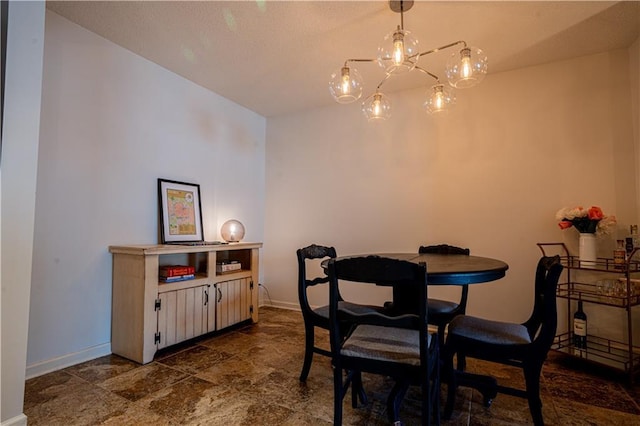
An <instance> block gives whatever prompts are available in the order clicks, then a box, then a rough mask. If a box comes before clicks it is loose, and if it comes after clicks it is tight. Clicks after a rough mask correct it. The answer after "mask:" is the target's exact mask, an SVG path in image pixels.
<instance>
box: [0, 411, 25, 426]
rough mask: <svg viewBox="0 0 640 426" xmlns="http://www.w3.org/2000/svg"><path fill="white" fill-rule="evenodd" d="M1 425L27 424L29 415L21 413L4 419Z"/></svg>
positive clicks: (22, 425)
mask: <svg viewBox="0 0 640 426" xmlns="http://www.w3.org/2000/svg"><path fill="white" fill-rule="evenodd" d="M0 426H27V416H25V415H24V414H20V415H18V416H15V417H12V418H10V419H7V420H5V421H3V422H2V423H0Z"/></svg>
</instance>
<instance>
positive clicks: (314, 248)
mask: <svg viewBox="0 0 640 426" xmlns="http://www.w3.org/2000/svg"><path fill="white" fill-rule="evenodd" d="M296 254H297V257H298V299H299V302H300V310H301V311H302V317H303V319H304V330H305V350H304V361H303V364H302V371H301V372H300V381H302V382H304V381H306V380H307V377H308V376H309V370H310V369H311V362H312V361H313V354H314V353H317V354H319V355H324V356H327V357H331V351H330V350H327V349H323V348H321V347H318V346H316V344H315V329H316V327H318V328H321V329H325V330H329V300H328V293H329V291H328V288H327V292H326V293H327V299H326V304H325V305H322V306H319V307H315V308H314V307H312V306H311V304H310V303H309V298H308V294H307V290H308V289H309V288H310V287H314V286H317V285H326V286H327V287H328V283H329V277H328V276H327V274H326V273H325V272H324V270H322V273H321V274H320V275H319V276H315V277H313V278H309V277H307V275H308V273H307V261H308V260H314V259H315V260H319V261H320V260H323V259H329V258H335V257H336V256H337V255H336V249H335V248H334V247H327V246H322V245H317V244H311V245H309V246H307V247H304V248H301V249H298V250H297V251H296ZM338 299H339V300H340V306H341V307H342V306H344V307H346V308H349V309H351V310H352V311H356V312H368V311H370V310H372V309H375V308H373V307H371V306H367V305H357V304H354V303H349V302H345V301H344V300H343V299H342V296H340V294H339V293H338ZM328 343H329V342H327V344H328ZM327 346H328V345H327ZM359 392H360V397H361V400H362V401H363V402H365V401H366V395H365V394H364V391H362V390H359Z"/></svg>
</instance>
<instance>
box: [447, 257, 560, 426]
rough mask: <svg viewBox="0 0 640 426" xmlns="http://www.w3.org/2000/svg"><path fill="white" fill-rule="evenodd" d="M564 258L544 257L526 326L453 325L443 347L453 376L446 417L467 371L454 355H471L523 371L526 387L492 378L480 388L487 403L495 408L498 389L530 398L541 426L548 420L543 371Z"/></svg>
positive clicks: (465, 320)
mask: <svg viewBox="0 0 640 426" xmlns="http://www.w3.org/2000/svg"><path fill="white" fill-rule="evenodd" d="M562 269H563V267H562V265H561V264H560V257H559V256H553V257H546V256H543V257H542V258H541V259H540V260H539V262H538V266H537V268H536V274H535V286H534V305H533V311H532V313H531V316H530V317H529V319H528V320H527V321H525V322H524V323H522V324H515V323H509V322H500V321H492V320H488V319H483V318H477V317H474V316H468V315H459V316H457V317H456V318H454V319H453V320H452V321H451V322H450V323H449V330H448V334H447V343H446V346H445V348H444V349H443V358H444V360H445V369H446V372H447V377H448V379H449V385H448V393H447V402H446V406H445V418H449V417H450V416H451V414H452V411H453V406H454V400H455V394H456V388H457V386H458V385H459V384H460V381H461V380H462V379H463V375H464V374H467V373H466V372H462V371H459V370H454V368H453V357H454V355H457V356H465V357H472V358H478V359H483V360H487V361H491V362H496V363H501V364H506V365H512V366H516V367H520V368H522V369H523V372H524V378H525V384H526V389H525V390H522V389H514V388H511V387H507V386H501V385H500V384H498V383H497V381H495V379H492V381H491V382H490V383H489V385H487V384H486V383H485V384H483V385H482V386H481V387H480V388H479V390H480V391H481V392H482V393H483V396H484V403H485V406H487V407H488V406H490V405H491V401H492V399H493V398H494V397H495V396H496V395H497V392H501V393H505V394H508V395H514V396H518V397H525V398H527V400H528V403H529V410H530V412H531V417H532V418H533V423H534V424H535V425H542V424H544V421H543V418H542V401H541V400H540V373H541V371H542V365H543V363H544V361H545V359H546V357H547V353H548V352H549V349H550V348H551V344H552V343H553V339H554V336H555V334H556V328H557V323H558V319H557V307H556V287H557V285H558V279H559V278H560V274H561V273H562Z"/></svg>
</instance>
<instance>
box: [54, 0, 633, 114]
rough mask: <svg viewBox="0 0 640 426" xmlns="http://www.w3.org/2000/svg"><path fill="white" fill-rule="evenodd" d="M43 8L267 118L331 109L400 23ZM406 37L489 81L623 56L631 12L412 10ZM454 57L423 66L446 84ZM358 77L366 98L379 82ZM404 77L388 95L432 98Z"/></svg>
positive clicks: (590, 6) (330, 11)
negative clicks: (611, 54)
mask: <svg viewBox="0 0 640 426" xmlns="http://www.w3.org/2000/svg"><path fill="white" fill-rule="evenodd" d="M47 8H48V9H49V10H51V11H54V12H56V13H58V14H60V15H62V16H64V17H65V18H67V19H69V20H71V21H73V22H75V23H77V24H79V25H81V26H82V27H84V28H86V29H88V30H90V31H92V32H94V33H96V34H99V35H100V36H102V37H104V38H106V39H108V40H111V41H112V42H114V43H116V44H118V45H120V46H122V47H124V48H126V49H128V50H130V51H132V52H134V53H136V54H138V55H140V56H142V57H144V58H147V59H148V60H150V61H152V62H154V63H156V64H158V65H160V66H162V67H164V68H166V69H168V70H171V71H173V72H175V73H176V74H179V75H181V76H183V77H184V78H187V79H189V80H191V81H193V82H195V83H197V84H199V85H201V86H203V87H206V88H208V89H210V90H212V91H214V92H216V93H218V94H220V95H222V96H224V97H226V98H228V99H230V100H232V101H234V102H236V103H238V104H240V105H243V106H245V107H247V108H249V109H251V110H253V111H255V112H257V113H259V114H261V115H263V116H265V117H271V116H276V115H280V114H287V113H292V112H296V111H301V110H305V109H309V108H317V107H321V106H325V105H330V104H332V103H333V102H334V101H333V99H332V98H331V96H330V94H329V90H328V82H329V79H330V75H331V73H332V72H334V71H336V70H338V69H339V68H340V67H341V66H342V64H343V63H344V61H345V60H346V59H348V58H373V57H375V55H376V49H377V44H378V42H379V41H380V40H382V38H383V37H384V36H385V35H386V34H387V33H389V32H391V31H392V30H394V29H395V27H396V26H397V25H398V24H399V23H400V15H399V14H397V13H395V12H392V11H391V10H390V8H389V5H388V2H387V1H339V2H337V1H336V2H334V1H264V0H257V1H255V0H254V1H234V2H224V1H199V2H189V1H159V2H154V1H123V2H120V1H118V2H115V1H106V2H101V1H69V2H66V1H47ZM404 28H405V29H407V30H409V31H411V32H412V34H413V35H414V36H415V37H416V38H417V39H418V40H419V42H420V50H421V51H426V50H430V49H432V48H435V47H439V46H442V45H445V44H448V43H451V42H454V41H458V40H465V41H466V42H467V43H468V44H469V45H471V46H477V47H480V48H481V49H483V50H484V51H485V53H486V54H487V56H488V57H489V73H490V74H491V73H497V72H503V71H507V70H512V69H516V68H521V67H527V66H532V65H537V64H543V63H547V62H552V61H557V60H562V59H567V58H572V57H578V56H583V55H590V54H594V53H598V52H603V51H607V50H612V49H618V48H625V47H628V46H630V45H631V44H632V43H633V42H634V41H635V40H637V39H638V37H639V32H640V30H639V29H640V2H639V1H629V2H611V1H605V2H594V1H569V2H556V1H534V2H521V1H497V2H486V1H472V2H460V1H448V2H447V1H445V2H442V1H416V2H415V4H414V5H413V7H412V8H411V10H409V11H408V12H405V14H404ZM454 51H455V49H448V50H446V51H444V52H437V53H433V54H430V55H426V56H424V57H422V58H421V59H420V62H419V64H420V66H421V67H423V68H426V69H427V70H429V71H431V72H433V73H435V74H438V75H439V76H440V77H441V78H442V76H443V72H442V70H443V69H444V63H445V61H446V59H447V58H448V56H449V55H450V54H452V53H453V52H454ZM358 70H359V71H360V73H361V74H362V76H363V78H364V81H365V92H364V93H365V94H364V96H367V95H368V94H370V93H372V92H373V91H374V90H375V87H376V85H377V84H378V83H379V82H380V81H381V80H382V78H383V77H384V72H383V70H382V69H381V68H379V67H378V66H377V65H375V64H369V63H362V64H359V65H358ZM432 83H433V80H432V79H431V78H429V77H428V76H426V75H425V74H422V73H419V72H412V73H409V74H408V75H405V76H398V77H395V78H392V79H390V80H388V81H387V82H385V84H384V86H383V89H384V91H385V92H393V91H397V90H404V89H409V88H415V87H429V86H431V84H432Z"/></svg>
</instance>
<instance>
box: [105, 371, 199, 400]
mask: <svg viewBox="0 0 640 426" xmlns="http://www.w3.org/2000/svg"><path fill="white" fill-rule="evenodd" d="M186 377H188V375H187V374H185V373H183V372H181V371H178V370H176V369H173V368H169V367H166V366H164V365H161V364H158V363H155V362H153V363H151V364H147V365H144V366H141V367H139V368H136V369H134V370H131V371H128V372H126V373H123V374H121V375H119V376H116V377H114V378H111V379H108V380H106V381H104V382H102V383H101V384H100V386H101V387H102V388H104V389H106V390H108V391H111V392H112V393H114V394H116V395H119V396H121V397H123V398H126V399H128V400H129V401H137V400H138V399H140V398H142V397H144V396H146V395H148V394H150V393H153V392H156V391H157V390H159V389H163V388H165V387H167V386H170V385H172V384H174V383H175V382H178V381H180V380H182V379H184V378H186Z"/></svg>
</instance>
